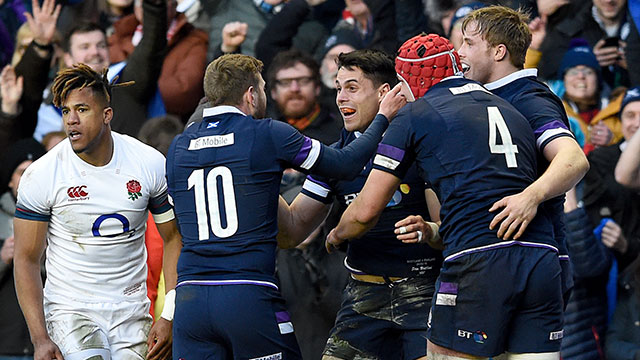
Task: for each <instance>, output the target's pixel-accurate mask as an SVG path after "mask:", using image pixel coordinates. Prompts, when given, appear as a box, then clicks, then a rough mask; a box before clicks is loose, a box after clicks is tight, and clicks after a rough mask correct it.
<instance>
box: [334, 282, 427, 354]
mask: <svg viewBox="0 0 640 360" xmlns="http://www.w3.org/2000/svg"><path fill="white" fill-rule="evenodd" d="M434 289H435V278H408V279H405V280H400V281H396V282H393V283H390V284H371V283H366V282H361V281H358V280H354V279H350V281H349V284H347V287H346V288H345V290H344V292H343V296H342V307H341V309H340V311H339V312H338V317H337V319H336V325H335V326H334V327H333V329H332V330H331V335H330V336H329V340H328V341H327V345H326V347H325V349H324V355H328V356H333V357H337V358H340V359H354V358H357V359H381V360H382V359H407V360H408V359H416V358H419V357H422V356H425V355H426V353H427V351H426V349H427V337H426V336H427V317H428V314H429V307H430V305H431V298H432V296H433V291H434Z"/></svg>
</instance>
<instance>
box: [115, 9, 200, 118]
mask: <svg viewBox="0 0 640 360" xmlns="http://www.w3.org/2000/svg"><path fill="white" fill-rule="evenodd" d="M134 10H135V11H134V14H131V15H128V16H125V17H124V18H122V19H121V20H119V21H118V22H117V23H115V24H114V29H115V32H114V34H113V35H111V36H110V37H109V56H110V61H111V63H118V62H120V61H125V60H127V59H128V58H129V56H130V55H131V54H132V53H133V51H134V50H135V48H136V46H137V45H138V44H139V43H140V40H141V38H142V34H143V31H144V28H143V26H142V24H143V14H142V0H136V1H135V7H134ZM167 19H168V21H169V29H168V31H167V55H166V56H165V59H164V62H163V63H162V71H161V73H160V78H159V79H158V89H159V90H160V93H161V94H162V102H163V103H164V106H165V108H166V111H167V113H169V114H174V115H177V116H179V117H180V118H182V119H184V120H185V121H186V119H187V118H188V116H189V115H191V113H193V110H194V109H195V108H196V106H197V105H198V100H199V99H200V98H202V97H203V96H204V90H203V88H202V78H203V77H204V69H205V66H206V62H207V58H206V56H207V42H208V35H207V34H206V33H205V32H204V31H202V30H198V29H196V28H194V27H193V25H191V24H189V23H188V22H187V18H186V17H185V16H184V14H179V13H177V12H176V2H175V1H169V3H168V5H167Z"/></svg>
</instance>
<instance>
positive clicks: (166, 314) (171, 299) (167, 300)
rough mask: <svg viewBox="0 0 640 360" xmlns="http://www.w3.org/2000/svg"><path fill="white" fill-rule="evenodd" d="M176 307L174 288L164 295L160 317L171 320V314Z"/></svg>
mask: <svg viewBox="0 0 640 360" xmlns="http://www.w3.org/2000/svg"><path fill="white" fill-rule="evenodd" d="M175 309H176V290H175V289H171V290H169V291H168V292H167V294H166V295H165V296H164V306H163V307H162V313H161V314H160V317H161V318H163V319H165V320H167V321H173V315H174V312H175Z"/></svg>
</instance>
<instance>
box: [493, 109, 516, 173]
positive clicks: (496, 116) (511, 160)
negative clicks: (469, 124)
mask: <svg viewBox="0 0 640 360" xmlns="http://www.w3.org/2000/svg"><path fill="white" fill-rule="evenodd" d="M487 112H488V114H489V150H490V151H491V153H492V154H504V156H505V158H506V160H507V167H508V168H515V167H518V161H517V160H516V154H517V153H518V145H514V144H513V142H512V141H511V133H510V132H509V128H508V127H507V123H505V122H504V118H503V117H502V114H501V113H500V109H498V108H497V107H496V106H488V107H487ZM496 129H497V130H498V132H499V133H500V138H501V139H502V144H496Z"/></svg>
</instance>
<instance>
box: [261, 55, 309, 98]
mask: <svg viewBox="0 0 640 360" xmlns="http://www.w3.org/2000/svg"><path fill="white" fill-rule="evenodd" d="M296 64H302V65H304V66H306V67H307V68H308V69H309V70H310V71H311V78H312V79H313V83H314V84H315V85H316V86H317V85H320V81H321V80H320V65H318V62H317V61H316V60H315V59H314V58H313V57H312V56H311V55H309V54H307V53H304V52H302V51H300V50H298V49H295V48H292V49H289V50H285V51H281V52H279V53H278V54H277V55H276V56H275V57H274V58H273V60H271V65H269V69H268V70H267V86H268V87H269V88H270V89H271V88H273V87H274V86H275V84H276V75H277V74H278V71H280V70H282V69H288V68H292V67H294V66H296Z"/></svg>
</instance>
